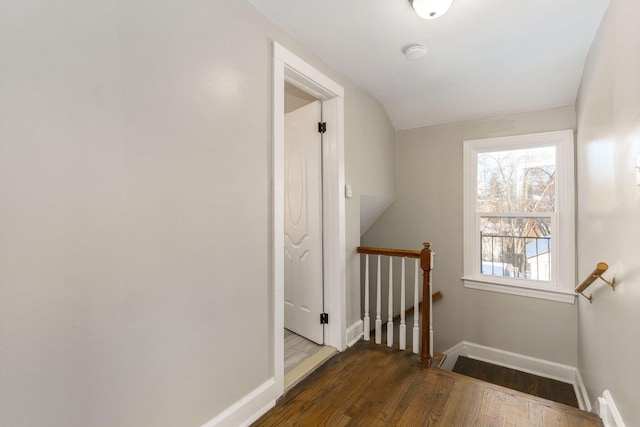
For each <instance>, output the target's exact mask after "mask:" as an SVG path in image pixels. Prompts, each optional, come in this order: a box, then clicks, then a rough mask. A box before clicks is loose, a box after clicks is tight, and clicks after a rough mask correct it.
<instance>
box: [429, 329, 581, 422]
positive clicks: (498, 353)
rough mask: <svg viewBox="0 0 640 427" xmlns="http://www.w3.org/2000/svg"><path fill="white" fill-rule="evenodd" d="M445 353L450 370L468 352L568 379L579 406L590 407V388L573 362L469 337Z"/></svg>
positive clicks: (483, 358) (557, 377) (516, 367)
mask: <svg viewBox="0 0 640 427" xmlns="http://www.w3.org/2000/svg"><path fill="white" fill-rule="evenodd" d="M444 354H446V355H447V357H446V359H445V361H444V363H443V365H442V369H446V370H448V371H451V370H453V367H454V365H455V364H456V361H457V360H458V356H465V357H469V358H471V359H476V360H480V361H482V362H488V363H493V364H494V365H499V366H504V367H505V368H511V369H517V370H518V371H522V372H527V373H530V374H533V375H538V376H540V377H545V378H551V379H554V380H558V381H562V382H565V383H569V384H571V385H573V388H574V390H575V392H576V397H577V399H578V405H579V406H580V409H583V410H585V411H590V410H591V405H590V403H589V398H588V396H587V391H586V389H585V387H584V384H583V383H582V377H581V376H580V372H579V371H578V368H575V367H573V366H569V365H563V364H561V363H556V362H551V361H549V360H544V359H538V358H536V357H531V356H525V355H523V354H518V353H512V352H510V351H505V350H500V349H497V348H493V347H486V346H483V345H479V344H474V343H470V342H467V341H462V342H459V343H458V344H456V345H454V346H453V347H451V348H450V349H448V350H446V351H445V352H444Z"/></svg>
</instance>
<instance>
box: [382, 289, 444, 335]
mask: <svg viewBox="0 0 640 427" xmlns="http://www.w3.org/2000/svg"><path fill="white" fill-rule="evenodd" d="M439 299H442V292H440V291H438V292H434V293H433V295H431V302H436V301H438V300H439ZM418 310H422V301H420V302H419V303H418ZM415 311H416V307H415V306H413V307H411V308H408V309H406V310H405V312H404V317H409V316H411V315H412V314H413V313H414V312H415ZM400 317H401V316H400V314H396V315H395V316H393V323H396V322H398V321H400ZM386 327H387V325H386V324H385V325H382V329H384V328H386ZM373 330H374V329H372V331H373Z"/></svg>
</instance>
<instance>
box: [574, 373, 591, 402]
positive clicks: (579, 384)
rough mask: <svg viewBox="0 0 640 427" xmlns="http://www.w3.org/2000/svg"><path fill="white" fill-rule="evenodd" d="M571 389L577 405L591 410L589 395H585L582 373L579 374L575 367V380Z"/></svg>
mask: <svg viewBox="0 0 640 427" xmlns="http://www.w3.org/2000/svg"><path fill="white" fill-rule="evenodd" d="M573 389H574V390H575V392H576V397H577V398H578V405H579V406H580V409H583V410H585V411H588V412H591V401H590V400H589V396H588V395H587V388H586V387H585V386H584V382H583V381H582V375H580V371H579V370H577V369H576V380H575V382H574V383H573Z"/></svg>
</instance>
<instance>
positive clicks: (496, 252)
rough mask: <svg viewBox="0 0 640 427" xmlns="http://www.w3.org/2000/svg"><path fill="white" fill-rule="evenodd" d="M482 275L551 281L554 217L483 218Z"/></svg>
mask: <svg viewBox="0 0 640 427" xmlns="http://www.w3.org/2000/svg"><path fill="white" fill-rule="evenodd" d="M480 253H481V258H482V259H481V261H482V269H481V273H482V274H484V275H489V276H504V277H516V278H520V279H530V280H541V281H545V282H548V281H550V280H551V274H550V271H551V218H521V217H520V218H514V217H497V218H496V217H480Z"/></svg>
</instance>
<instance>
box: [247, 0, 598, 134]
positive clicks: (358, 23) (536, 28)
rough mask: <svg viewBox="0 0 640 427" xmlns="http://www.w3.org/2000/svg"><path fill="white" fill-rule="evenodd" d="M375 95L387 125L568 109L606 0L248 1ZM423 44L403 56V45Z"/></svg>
mask: <svg viewBox="0 0 640 427" xmlns="http://www.w3.org/2000/svg"><path fill="white" fill-rule="evenodd" d="M248 1H249V3H251V4H252V5H253V6H254V7H255V8H256V9H258V10H259V11H260V12H262V13H263V14H264V15H265V16H266V17H267V18H269V19H270V20H271V21H273V22H275V23H276V24H277V25H279V26H281V27H282V28H283V29H285V30H286V31H287V32H289V33H290V34H291V35H292V36H293V37H295V38H296V39H297V40H299V41H300V42H301V43H303V44H304V45H305V46H307V47H308V48H310V49H311V50H313V51H314V52H315V53H316V54H317V55H318V56H319V57H321V58H322V59H324V60H325V61H326V62H328V63H329V64H331V65H332V66H333V67H335V68H336V69H337V70H339V71H340V72H342V73H343V74H345V75H346V76H347V77H348V78H350V79H351V80H352V81H353V82H355V83H356V84H358V85H359V86H360V87H362V88H363V89H365V90H367V91H368V92H370V93H371V94H372V95H373V96H375V97H376V98H377V99H378V100H379V101H380V102H381V103H382V105H383V106H384V107H385V109H386V110H387V113H388V114H389V116H390V118H391V120H392V122H393V124H394V126H395V128H396V129H410V128H416V127H422V126H428V125H433V124H440V123H450V122H455V121H460V120H468V119H475V118H483V117H491V116H495V115H498V114H505V113H514V112H523V111H533V110H539V109H544V108H551V107H558V106H564V105H573V104H574V103H575V100H576V95H577V91H578V87H579V84H580V79H581V76H582V70H583V66H584V61H585V58H586V55H587V52H588V50H589V47H590V45H591V42H592V40H593V38H594V36H595V33H596V31H597V29H598V26H599V24H600V21H601V20H602V17H603V15H604V12H605V10H606V8H607V6H608V3H609V0H535V1H532V0H483V1H478V0H454V2H453V5H452V7H451V9H450V10H449V12H448V13H447V14H446V15H444V16H442V17H440V18H438V19H434V20H423V19H420V18H419V17H418V16H417V15H416V14H415V13H414V12H413V9H412V8H411V6H410V4H409V2H408V0H366V1H365V0H322V1H318V0H316V1H311V0H248ZM411 44H423V45H425V46H426V47H427V49H428V53H427V56H426V57H424V58H423V59H421V60H417V61H409V60H407V59H406V58H405V57H404V55H403V53H402V51H403V48H405V47H407V46H408V45H411Z"/></svg>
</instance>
